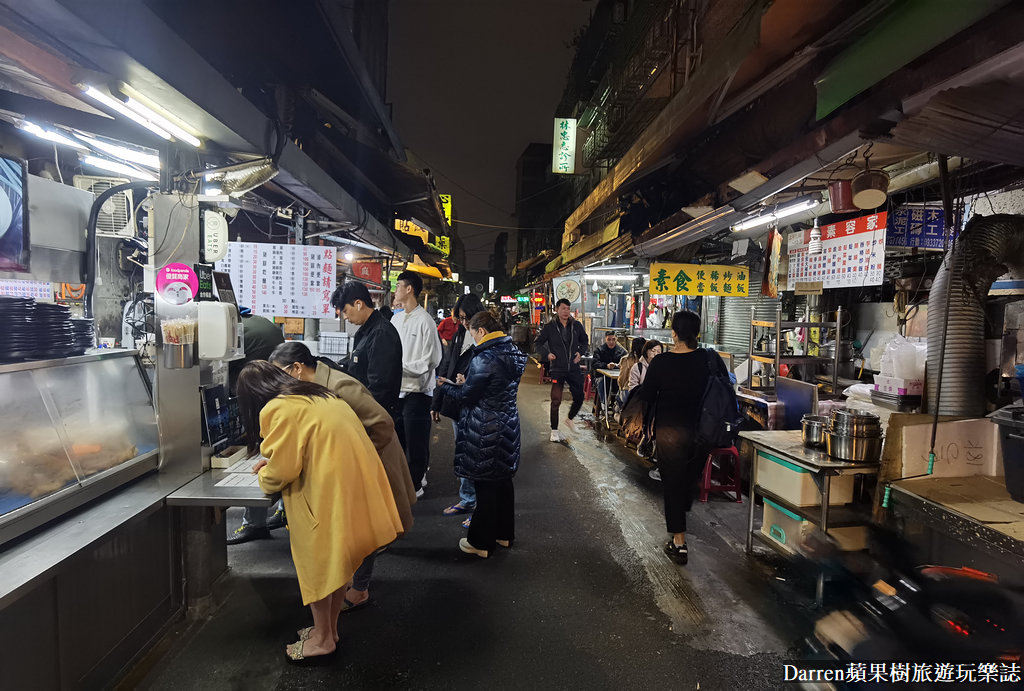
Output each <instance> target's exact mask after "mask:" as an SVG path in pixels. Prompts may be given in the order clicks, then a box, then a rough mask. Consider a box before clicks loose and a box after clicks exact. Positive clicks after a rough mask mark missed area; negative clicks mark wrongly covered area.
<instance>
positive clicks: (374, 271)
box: [352, 262, 384, 286]
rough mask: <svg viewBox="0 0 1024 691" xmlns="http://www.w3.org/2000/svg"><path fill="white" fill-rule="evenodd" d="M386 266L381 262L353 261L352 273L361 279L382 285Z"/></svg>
mask: <svg viewBox="0 0 1024 691" xmlns="http://www.w3.org/2000/svg"><path fill="white" fill-rule="evenodd" d="M383 274H384V267H382V266H381V263H380V262H352V275H353V276H354V277H355V278H358V279H359V280H361V281H367V282H368V283H373V284H374V285H378V286H379V285H381V281H382V280H383Z"/></svg>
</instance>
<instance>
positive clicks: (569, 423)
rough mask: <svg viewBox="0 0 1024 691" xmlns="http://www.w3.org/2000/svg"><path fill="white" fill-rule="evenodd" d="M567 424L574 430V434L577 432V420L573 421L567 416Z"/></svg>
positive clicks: (570, 429) (571, 430)
mask: <svg viewBox="0 0 1024 691" xmlns="http://www.w3.org/2000/svg"><path fill="white" fill-rule="evenodd" d="M565 426H566V427H568V428H569V431H570V432H572V433H573V434H576V423H575V422H573V421H572V420H570V419H569V418H565Z"/></svg>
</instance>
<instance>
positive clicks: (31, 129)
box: [18, 120, 86, 151]
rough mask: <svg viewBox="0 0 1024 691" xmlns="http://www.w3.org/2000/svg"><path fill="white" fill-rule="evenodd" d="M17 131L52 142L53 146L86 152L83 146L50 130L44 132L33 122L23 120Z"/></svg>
mask: <svg viewBox="0 0 1024 691" xmlns="http://www.w3.org/2000/svg"><path fill="white" fill-rule="evenodd" d="M18 129H20V130H22V131H23V132H28V133H29V134H31V135H34V136H36V137H39V138H40V139H45V140H46V141H48V142H53V143H54V144H60V145H61V146H69V147H71V148H72V149H80V150H82V151H85V150H86V148H85V147H84V146H82V145H81V144H79V143H78V142H76V141H74V140H73V139H68V138H67V137H65V136H64V135H63V134H58V133H57V132H54V131H52V130H44V129H43V128H42V127H40V126H39V125H37V124H35V123H34V122H29V121H28V120H25V121H24V122H22V123H21V124H20V125H18Z"/></svg>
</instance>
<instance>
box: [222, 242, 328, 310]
mask: <svg viewBox="0 0 1024 691" xmlns="http://www.w3.org/2000/svg"><path fill="white" fill-rule="evenodd" d="M216 266H217V270H218V271H223V272H225V273H228V274H230V275H231V283H232V284H233V285H234V287H235V295H236V296H237V299H238V304H239V305H241V306H243V307H249V308H250V309H251V310H252V312H253V314H261V315H263V316H265V317H308V318H323V317H330V316H333V314H334V310H333V309H331V304H330V302H331V293H332V292H334V288H335V286H336V285H337V281H338V264H337V253H336V251H335V249H334V248H333V247H317V246H308V245H270V244H265V243H254V242H231V243H228V253H227V256H226V257H224V259H223V260H221V261H219V262H217V265H216Z"/></svg>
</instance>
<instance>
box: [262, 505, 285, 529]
mask: <svg viewBox="0 0 1024 691" xmlns="http://www.w3.org/2000/svg"><path fill="white" fill-rule="evenodd" d="M286 525H288V517H287V516H285V515H284V510H283V509H278V510H277V511H275V512H274V515H273V516H271V517H270V518H268V519H267V530H277V529H278V528H283V527H285V526H286Z"/></svg>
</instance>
